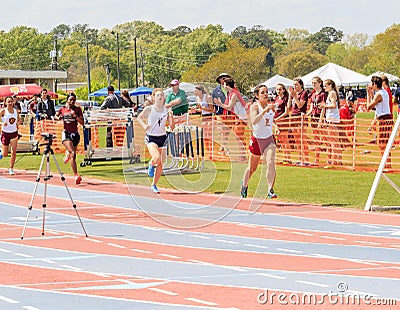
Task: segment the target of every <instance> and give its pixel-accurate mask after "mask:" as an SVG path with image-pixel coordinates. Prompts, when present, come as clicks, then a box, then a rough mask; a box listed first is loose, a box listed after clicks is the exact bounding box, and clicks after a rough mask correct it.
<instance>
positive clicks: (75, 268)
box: [60, 265, 83, 271]
mask: <svg viewBox="0 0 400 310" xmlns="http://www.w3.org/2000/svg"><path fill="white" fill-rule="evenodd" d="M60 266H61V267H64V268H68V269H72V270H76V271H82V270H83V269H81V268H77V267H74V266H70V265H60Z"/></svg>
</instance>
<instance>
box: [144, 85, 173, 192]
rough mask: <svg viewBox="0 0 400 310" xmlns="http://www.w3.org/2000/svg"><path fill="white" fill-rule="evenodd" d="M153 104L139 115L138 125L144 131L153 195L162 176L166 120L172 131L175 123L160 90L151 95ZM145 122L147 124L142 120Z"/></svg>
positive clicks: (157, 89)
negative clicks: (149, 157)
mask: <svg viewBox="0 0 400 310" xmlns="http://www.w3.org/2000/svg"><path fill="white" fill-rule="evenodd" d="M152 97H153V101H154V104H153V105H151V106H148V107H145V108H144V110H143V111H142V112H141V113H140V114H139V116H138V121H139V124H140V125H141V126H142V127H143V128H144V129H145V130H146V138H145V143H146V146H147V149H148V150H149V153H150V155H151V159H150V162H149V168H148V175H149V177H151V178H153V181H152V183H151V188H150V189H151V190H152V191H153V193H156V194H158V193H160V191H159V190H158V188H157V182H158V180H159V179H160V176H161V174H162V163H163V161H164V157H165V152H164V150H165V141H166V139H167V133H166V131H165V128H166V126H167V120H168V124H169V127H170V128H171V129H172V130H174V127H175V123H174V118H173V115H172V110H168V109H167V108H166V107H165V106H164V104H165V97H164V92H163V91H162V89H161V88H156V89H155V90H154V91H153V93H152ZM145 119H146V120H147V123H145V122H144V120H145Z"/></svg>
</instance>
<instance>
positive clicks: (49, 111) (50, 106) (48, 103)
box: [38, 88, 56, 120]
mask: <svg viewBox="0 0 400 310" xmlns="http://www.w3.org/2000/svg"><path fill="white" fill-rule="evenodd" d="M38 114H39V117H40V118H39V119H40V120H45V119H48V120H50V119H52V120H54V116H55V115H56V109H55V106H54V101H53V100H51V99H50V95H48V94H47V89H46V88H43V89H42V92H41V93H40V99H39V103H38Z"/></svg>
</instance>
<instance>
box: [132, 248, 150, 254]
mask: <svg viewBox="0 0 400 310" xmlns="http://www.w3.org/2000/svg"><path fill="white" fill-rule="evenodd" d="M131 251H135V252H139V253H146V254H150V253H152V252H151V251H146V250H139V249H131Z"/></svg>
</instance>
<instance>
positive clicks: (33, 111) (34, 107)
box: [29, 94, 39, 141]
mask: <svg viewBox="0 0 400 310" xmlns="http://www.w3.org/2000/svg"><path fill="white" fill-rule="evenodd" d="M38 99H39V95H37V94H34V95H33V96H32V99H31V101H29V113H30V115H31V122H30V125H29V134H30V140H31V141H33V140H34V136H35V119H36V120H38V101H39V100H38Z"/></svg>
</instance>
